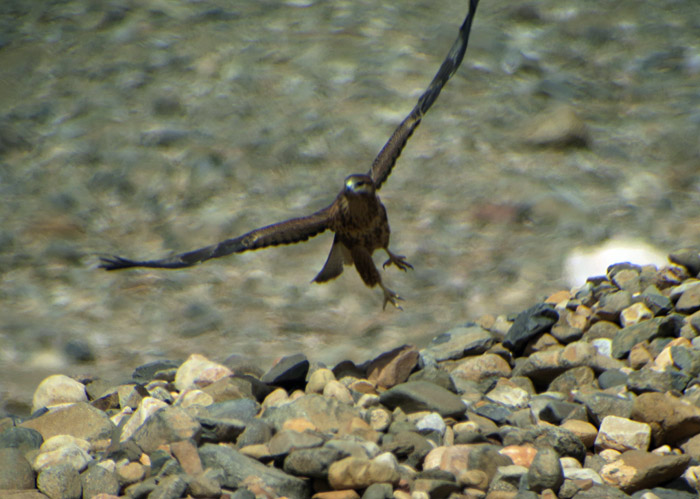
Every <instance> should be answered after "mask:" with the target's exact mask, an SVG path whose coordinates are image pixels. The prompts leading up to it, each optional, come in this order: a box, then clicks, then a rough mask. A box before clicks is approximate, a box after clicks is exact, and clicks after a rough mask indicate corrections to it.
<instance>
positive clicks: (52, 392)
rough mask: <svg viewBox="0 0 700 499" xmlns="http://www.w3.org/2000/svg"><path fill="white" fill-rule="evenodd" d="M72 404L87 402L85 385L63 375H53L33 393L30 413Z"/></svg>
mask: <svg viewBox="0 0 700 499" xmlns="http://www.w3.org/2000/svg"><path fill="white" fill-rule="evenodd" d="M73 402H87V393H86V392H85V385H83V384H82V383H80V382H78V381H76V380H74V379H73V378H69V377H68V376H64V375H63V374H54V375H53V376H49V377H48V378H46V379H44V381H42V382H41V383H40V384H39V386H38V387H37V389H36V391H35V392H34V397H33V398H32V412H34V411H37V410H39V409H42V408H44V407H51V406H54V405H58V404H70V403H73Z"/></svg>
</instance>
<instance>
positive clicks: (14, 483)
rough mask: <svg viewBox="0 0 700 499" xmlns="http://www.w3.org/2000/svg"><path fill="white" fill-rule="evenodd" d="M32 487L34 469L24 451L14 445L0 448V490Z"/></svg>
mask: <svg viewBox="0 0 700 499" xmlns="http://www.w3.org/2000/svg"><path fill="white" fill-rule="evenodd" d="M33 488H34V470H33V469H32V465H31V464H29V461H27V460H26V459H25V457H24V453H23V452H21V451H20V450H19V449H17V448H14V447H6V448H4V449H0V490H9V489H18V490H19V489H33Z"/></svg>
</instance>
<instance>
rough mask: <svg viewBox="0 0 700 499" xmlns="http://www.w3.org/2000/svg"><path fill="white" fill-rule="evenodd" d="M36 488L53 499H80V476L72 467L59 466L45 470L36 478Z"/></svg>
mask: <svg viewBox="0 0 700 499" xmlns="http://www.w3.org/2000/svg"><path fill="white" fill-rule="evenodd" d="M36 488H37V489H39V491H41V492H42V493H44V494H46V495H47V496H49V497H51V498H52V499H80V497H81V496H82V486H81V484H80V475H78V472H77V471H76V470H75V468H73V467H72V466H70V465H67V464H58V465H55V466H48V467H46V468H44V469H43V470H42V471H41V473H39V476H37V478H36Z"/></svg>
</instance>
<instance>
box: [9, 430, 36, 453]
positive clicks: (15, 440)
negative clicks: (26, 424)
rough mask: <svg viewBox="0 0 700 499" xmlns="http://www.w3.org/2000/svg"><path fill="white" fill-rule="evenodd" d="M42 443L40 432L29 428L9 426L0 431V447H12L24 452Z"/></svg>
mask: <svg viewBox="0 0 700 499" xmlns="http://www.w3.org/2000/svg"><path fill="white" fill-rule="evenodd" d="M43 443H44V439H43V438H42V436H41V433H39V432H38V431H36V430H34V429H31V428H22V427H20V426H11V427H10V428H8V429H7V430H5V431H3V432H2V433H0V449H7V448H13V449H17V450H19V451H21V452H23V453H26V452H27V451H30V450H34V449H38V448H39V447H41V444H43Z"/></svg>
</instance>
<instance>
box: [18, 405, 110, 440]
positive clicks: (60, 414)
mask: <svg viewBox="0 0 700 499" xmlns="http://www.w3.org/2000/svg"><path fill="white" fill-rule="evenodd" d="M19 426H20V427H22V428H32V429H34V430H37V431H38V432H39V433H41V436H42V437H43V438H44V440H48V439H49V438H51V437H53V436H56V435H71V436H73V437H76V438H82V439H84V440H88V441H94V440H101V439H106V438H110V437H111V436H112V432H113V431H114V429H115V426H114V424H113V423H112V422H111V421H110V420H109V417H108V416H107V415H106V414H105V413H104V412H102V411H100V410H99V409H96V408H94V407H92V406H91V405H90V404H87V403H85V402H78V403H75V404H71V405H69V406H66V407H59V408H56V409H54V410H51V411H49V412H46V413H44V414H42V415H41V416H38V417H36V418H33V419H29V420H27V421H24V422H23V423H21V424H20V425H19Z"/></svg>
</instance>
